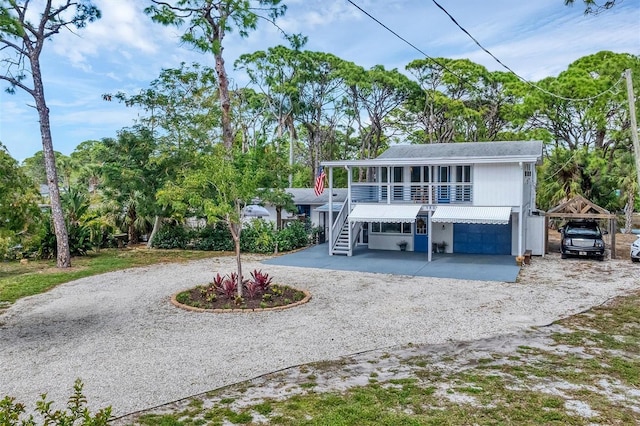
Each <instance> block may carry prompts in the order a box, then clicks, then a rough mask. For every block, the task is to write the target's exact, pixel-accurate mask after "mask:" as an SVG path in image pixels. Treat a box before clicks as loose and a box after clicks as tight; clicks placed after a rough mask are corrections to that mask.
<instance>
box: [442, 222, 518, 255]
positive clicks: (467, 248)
mask: <svg viewBox="0 0 640 426" xmlns="http://www.w3.org/2000/svg"><path fill="white" fill-rule="evenodd" d="M453 252H454V253H468V254H511V224H510V223H509V224H508V225H478V224H470V223H455V224H454V225H453Z"/></svg>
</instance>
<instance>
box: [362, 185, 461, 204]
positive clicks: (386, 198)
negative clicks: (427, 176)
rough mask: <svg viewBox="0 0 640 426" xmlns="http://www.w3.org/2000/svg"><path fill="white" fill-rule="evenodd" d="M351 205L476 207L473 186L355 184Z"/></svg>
mask: <svg viewBox="0 0 640 426" xmlns="http://www.w3.org/2000/svg"><path fill="white" fill-rule="evenodd" d="M351 202H352V203H356V204H357V203H383V204H425V205H436V204H473V184H471V183H375V182H363V183H359V182H352V183H351Z"/></svg>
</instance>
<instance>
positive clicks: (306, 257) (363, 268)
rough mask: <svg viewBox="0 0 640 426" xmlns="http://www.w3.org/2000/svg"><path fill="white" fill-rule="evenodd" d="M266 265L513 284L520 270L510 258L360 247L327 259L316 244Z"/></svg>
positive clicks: (322, 246)
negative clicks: (351, 252)
mask: <svg viewBox="0 0 640 426" xmlns="http://www.w3.org/2000/svg"><path fill="white" fill-rule="evenodd" d="M263 263H265V264H268V265H281V266H296V267H302V268H320V269H333V270H342V271H358V272H373V273H379V274H392V275H410V276H419V277H434V278H454V279H461V280H476V281H500V282H515V281H516V279H517V278H518V273H519V272H520V268H519V267H518V266H517V265H516V262H515V260H514V257H513V256H506V255H480V254H449V253H447V254H433V255H432V258H431V262H427V254H426V253H417V252H405V251H397V250H394V251H387V250H369V249H368V248H367V247H366V246H359V247H358V248H357V249H356V250H354V253H353V256H351V257H347V256H329V246H328V245H327V244H319V245H316V246H312V247H309V248H308V249H305V250H301V251H298V252H295V253H290V254H284V255H281V256H277V257H274V258H271V259H267V260H265V261H263Z"/></svg>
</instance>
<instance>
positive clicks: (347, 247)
mask: <svg viewBox="0 0 640 426" xmlns="http://www.w3.org/2000/svg"><path fill="white" fill-rule="evenodd" d="M332 253H333V254H343V255H345V256H350V255H351V241H349V221H348V220H347V221H345V222H344V223H343V224H342V229H340V234H339V235H338V239H337V240H336V242H335V244H334V245H333V248H332Z"/></svg>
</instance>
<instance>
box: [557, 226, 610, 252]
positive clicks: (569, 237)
mask: <svg viewBox="0 0 640 426" xmlns="http://www.w3.org/2000/svg"><path fill="white" fill-rule="evenodd" d="M560 232H561V233H562V241H561V242H560V252H561V253H562V258H563V259H566V258H567V256H585V257H596V258H598V259H600V260H603V259H604V241H603V240H602V234H603V233H604V234H606V233H607V232H606V231H605V232H601V231H600V227H599V226H598V224H597V223H596V222H593V221H571V222H567V224H566V225H564V226H563V227H562V228H560Z"/></svg>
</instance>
